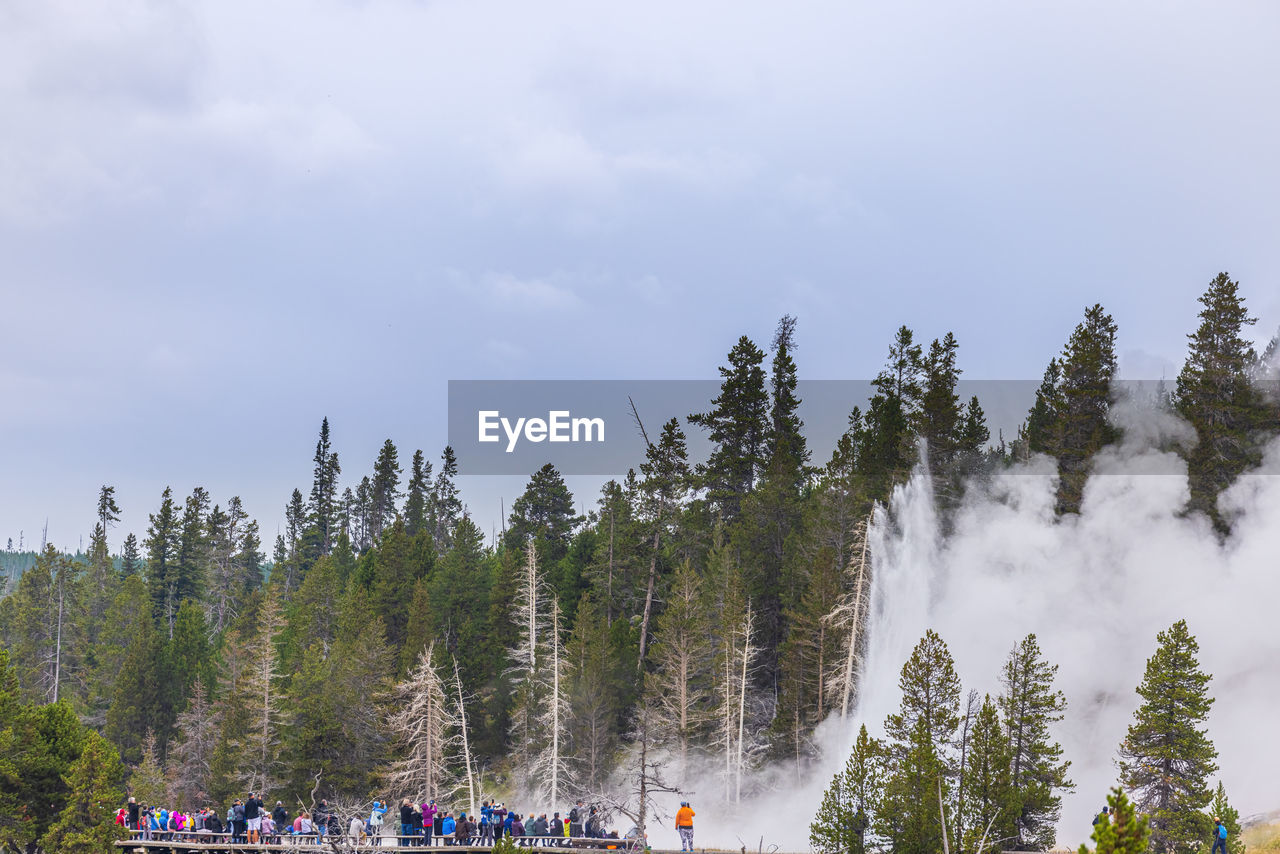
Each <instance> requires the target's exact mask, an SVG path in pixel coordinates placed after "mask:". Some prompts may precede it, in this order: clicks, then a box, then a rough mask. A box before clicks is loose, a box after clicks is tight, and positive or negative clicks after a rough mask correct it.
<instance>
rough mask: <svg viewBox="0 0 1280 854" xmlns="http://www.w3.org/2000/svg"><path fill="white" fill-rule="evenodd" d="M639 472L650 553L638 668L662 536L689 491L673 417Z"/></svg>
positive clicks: (645, 643) (644, 645)
mask: <svg viewBox="0 0 1280 854" xmlns="http://www.w3.org/2000/svg"><path fill="white" fill-rule="evenodd" d="M640 471H641V473H642V474H643V475H644V481H643V482H642V486H641V491H642V495H643V499H642V516H643V519H644V521H645V522H647V523H648V525H649V535H650V538H651V541H652V542H651V548H650V551H649V580H648V584H647V586H646V588H645V595H644V616H643V617H641V619H640V651H639V655H638V659H637V669H639V668H641V667H643V666H644V657H645V649H646V648H647V646H648V640H649V624H650V621H651V619H652V616H653V602H654V596H655V594H656V592H657V584H658V574H659V560H660V553H661V550H662V539H663V535H664V534H666V533H668V532H669V531H668V529H669V528H670V527H671V526H672V525H673V523H674V521H675V519H676V516H677V514H678V513H679V510H680V506H681V504H682V502H683V501H684V497H685V493H686V492H687V490H688V488H689V477H690V471H689V452H688V450H687V448H686V447H685V438H684V431H683V430H681V429H680V422H679V421H677V420H676V419H675V418H672V419H671V420H670V421H668V422H667V423H666V424H664V425H663V426H662V435H661V436H660V437H659V438H658V442H657V444H653V445H650V446H649V447H648V448H647V449H646V450H645V461H644V462H643V463H641V464H640Z"/></svg>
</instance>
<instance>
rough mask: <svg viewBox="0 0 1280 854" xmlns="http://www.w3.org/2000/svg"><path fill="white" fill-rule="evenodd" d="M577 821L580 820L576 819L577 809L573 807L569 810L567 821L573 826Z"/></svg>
mask: <svg viewBox="0 0 1280 854" xmlns="http://www.w3.org/2000/svg"><path fill="white" fill-rule="evenodd" d="M579 820H580V819H579V817H578V808H577V807H574V808H573V809H571V810H569V821H570V822H571V823H573V824H577V823H578V821H579Z"/></svg>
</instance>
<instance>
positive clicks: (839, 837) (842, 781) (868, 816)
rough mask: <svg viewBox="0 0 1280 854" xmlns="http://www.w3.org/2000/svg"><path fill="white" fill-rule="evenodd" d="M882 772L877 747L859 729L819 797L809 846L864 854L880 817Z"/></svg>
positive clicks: (832, 853)
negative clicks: (839, 768) (849, 750)
mask: <svg viewBox="0 0 1280 854" xmlns="http://www.w3.org/2000/svg"><path fill="white" fill-rule="evenodd" d="M883 776H884V769H883V767H882V755H881V749H880V744H879V742H877V741H876V740H875V739H873V738H870V737H869V736H868V735H867V727H866V725H865V724H864V725H863V726H862V727H861V728H860V729H859V730H858V738H857V741H855V742H854V744H853V751H852V752H851V753H850V754H849V758H848V759H846V760H845V764H844V768H843V769H841V770H840V771H838V772H836V775H835V777H833V778H832V780H831V785H830V786H828V787H827V790H826V791H825V792H824V793H823V795H822V805H821V806H820V807H819V808H818V813H817V815H815V816H814V818H813V822H812V823H811V824H810V825H809V845H810V847H811V848H812V849H813V850H814V851H815V852H817V854H866V852H868V851H870V850H873V847H872V843H873V840H872V839H869V838H868V835H869V831H870V828H871V826H872V822H873V821H874V820H875V819H876V817H877V816H878V815H879V812H880V810H879V807H880V800H881V798H882V796H883V792H882V787H883V785H884V780H883Z"/></svg>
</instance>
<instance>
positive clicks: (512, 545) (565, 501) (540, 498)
mask: <svg viewBox="0 0 1280 854" xmlns="http://www.w3.org/2000/svg"><path fill="white" fill-rule="evenodd" d="M579 521H580V520H579V519H578V517H577V516H575V515H574V513H573V494H572V493H570V492H569V487H567V486H565V483H564V478H563V477H561V475H560V472H558V471H556V468H555V466H553V465H551V463H547V464H546V465H544V466H543V467H542V468H540V469H538V470H537V471H536V472H534V474H533V476H532V477H531V478H529V485H528V486H526V487H525V490H524V493H523V494H522V495H521V496H520V497H519V498H517V499H516V500H515V501H514V502H512V504H511V517H510V518H509V519H508V520H507V533H506V537H505V538H504V540H503V542H504V543H505V545H506V547H507V548H509V549H512V550H513V551H517V552H523V551H524V549H525V544H526V543H528V542H529V541H530V540H533V541H535V542H536V543H537V548H538V555H539V560H541V561H542V564H543V565H544V566H553V565H555V564H556V563H557V562H558V561H559V560H560V559H561V558H562V557H564V556H565V553H566V552H568V550H569V537H570V534H571V533H572V531H573V527H574V525H576V524H577V523H578V522H579Z"/></svg>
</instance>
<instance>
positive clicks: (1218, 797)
mask: <svg viewBox="0 0 1280 854" xmlns="http://www.w3.org/2000/svg"><path fill="white" fill-rule="evenodd" d="M1209 817H1210V819H1211V820H1215V821H1220V822H1222V823H1223V824H1224V825H1226V828H1227V854H1244V850H1245V844H1244V840H1243V839H1242V838H1241V837H1240V812H1239V810H1237V809H1236V808H1235V807H1233V806H1231V804H1230V802H1228V801H1227V790H1226V787H1225V786H1223V785H1222V781H1221V780H1219V781H1218V788H1217V789H1215V790H1214V792H1213V803H1211V804H1210V805H1209ZM1212 849H1213V841H1212V840H1210V841H1208V842H1205V843H1203V844H1202V845H1201V846H1200V854H1211V851H1212Z"/></svg>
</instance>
